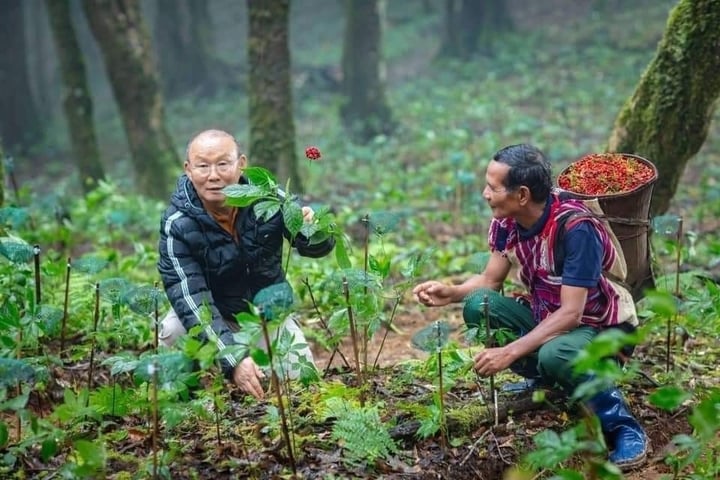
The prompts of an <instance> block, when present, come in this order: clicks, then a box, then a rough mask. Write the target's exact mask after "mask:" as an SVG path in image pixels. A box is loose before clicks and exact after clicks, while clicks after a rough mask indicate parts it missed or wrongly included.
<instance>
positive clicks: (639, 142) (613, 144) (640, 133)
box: [607, 0, 720, 214]
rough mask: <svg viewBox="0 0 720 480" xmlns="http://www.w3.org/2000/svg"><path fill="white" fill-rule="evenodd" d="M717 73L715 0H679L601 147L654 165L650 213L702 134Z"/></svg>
mask: <svg viewBox="0 0 720 480" xmlns="http://www.w3.org/2000/svg"><path fill="white" fill-rule="evenodd" d="M718 72H720V0H680V1H679V3H678V4H677V5H676V6H675V8H673V10H672V11H671V12H670V17H669V20H668V24H667V27H666V30H665V33H664V35H663V38H662V40H661V41H660V44H659V45H658V49H657V52H656V54H655V58H653V60H652V61H651V62H650V65H649V66H648V67H647V69H646V70H645V73H644V74H643V76H642V78H641V79H640V82H639V84H638V85H637V87H636V88H635V92H634V93H633V94H632V96H631V97H630V98H629V99H628V101H627V102H626V103H625V105H624V106H623V108H622V110H621V111H620V114H619V115H618V117H617V119H616V120H615V128H614V130H613V132H612V134H611V136H610V140H609V142H608V147H607V148H608V150H609V151H612V152H624V153H635V154H638V155H641V156H643V157H645V158H647V159H648V160H650V161H652V162H653V163H654V164H655V165H656V166H657V168H658V173H659V178H658V182H657V184H656V185H655V190H654V194H653V201H652V205H651V209H650V211H651V214H660V213H663V212H665V211H667V209H668V207H669V205H670V200H671V199H672V197H673V195H674V194H675V191H676V190H677V185H678V182H679V180H680V177H681V175H682V173H683V170H684V169H685V165H686V164H687V162H688V161H689V160H690V158H691V157H692V156H693V155H695V154H696V153H697V151H698V150H699V149H700V147H701V146H702V144H703V142H704V141H705V139H706V138H707V134H708V127H709V125H710V122H711V120H712V116H713V112H714V111H715V107H716V105H717V99H718V96H719V95H720V74H718Z"/></svg>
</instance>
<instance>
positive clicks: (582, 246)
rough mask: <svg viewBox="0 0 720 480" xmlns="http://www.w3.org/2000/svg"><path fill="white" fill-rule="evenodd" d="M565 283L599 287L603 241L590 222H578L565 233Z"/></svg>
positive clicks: (563, 277)
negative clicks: (601, 241)
mask: <svg viewBox="0 0 720 480" xmlns="http://www.w3.org/2000/svg"><path fill="white" fill-rule="evenodd" d="M564 243H565V259H564V262H563V274H562V283H563V285H569V286H571V287H585V288H592V287H597V285H598V281H600V276H601V275H602V243H600V237H599V236H598V233H597V230H595V228H594V227H593V226H592V225H591V224H590V222H578V224H577V225H575V226H573V227H572V228H571V229H570V230H568V231H567V232H566V233H565V238H564Z"/></svg>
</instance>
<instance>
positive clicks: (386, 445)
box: [324, 397, 397, 467]
mask: <svg viewBox="0 0 720 480" xmlns="http://www.w3.org/2000/svg"><path fill="white" fill-rule="evenodd" d="M324 417H325V419H334V424H333V429H332V438H333V439H334V440H336V441H337V442H338V443H339V445H340V446H341V447H342V448H343V456H344V457H345V459H346V460H347V461H348V462H349V463H350V464H366V465H368V466H370V467H372V466H373V464H374V462H375V460H376V459H379V458H380V459H388V458H390V456H391V455H392V454H393V453H395V452H396V451H397V446H396V445H395V442H394V441H393V439H392V438H391V437H390V434H389V433H388V431H387V429H386V428H385V427H384V425H383V422H382V420H381V418H380V413H379V406H377V405H374V406H365V407H358V406H356V405H353V404H352V403H351V402H348V401H347V400H344V399H341V398H337V397H333V398H329V399H328V400H326V402H325V411H324Z"/></svg>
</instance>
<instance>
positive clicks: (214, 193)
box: [185, 135, 247, 208]
mask: <svg viewBox="0 0 720 480" xmlns="http://www.w3.org/2000/svg"><path fill="white" fill-rule="evenodd" d="M246 164H247V160H246V158H245V155H240V156H239V157H238V151H237V145H236V144H235V141H234V140H233V138H232V137H230V136H229V135H227V136H225V135H211V136H210V135H209V136H200V137H198V138H197V139H195V141H193V143H192V144H191V145H190V148H189V149H188V159H187V160H186V161H185V173H186V174H187V176H188V178H189V179H190V181H191V182H192V184H193V186H194V187H195V190H196V191H197V193H198V195H199V196H200V199H201V200H202V202H203V205H205V206H206V207H211V208H220V207H222V206H223V205H224V204H225V194H224V193H222V189H223V188H225V187H226V186H228V185H233V184H235V183H237V182H238V180H239V179H240V175H241V174H242V170H243V168H245V166H246Z"/></svg>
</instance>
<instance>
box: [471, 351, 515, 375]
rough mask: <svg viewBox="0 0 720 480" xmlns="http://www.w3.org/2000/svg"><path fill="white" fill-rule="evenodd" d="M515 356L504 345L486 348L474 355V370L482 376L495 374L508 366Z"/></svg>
mask: <svg viewBox="0 0 720 480" xmlns="http://www.w3.org/2000/svg"><path fill="white" fill-rule="evenodd" d="M514 361H515V358H513V356H512V355H511V354H510V352H508V350H507V349H506V348H505V347H499V348H486V349H485V350H483V351H481V352H480V353H478V354H477V355H475V365H474V367H475V370H476V371H477V373H478V374H480V375H482V376H483V377H489V376H490V375H495V374H496V373H498V372H501V371H503V370H505V369H506V368H508V367H509V366H510V364H511V363H513V362H514Z"/></svg>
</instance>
